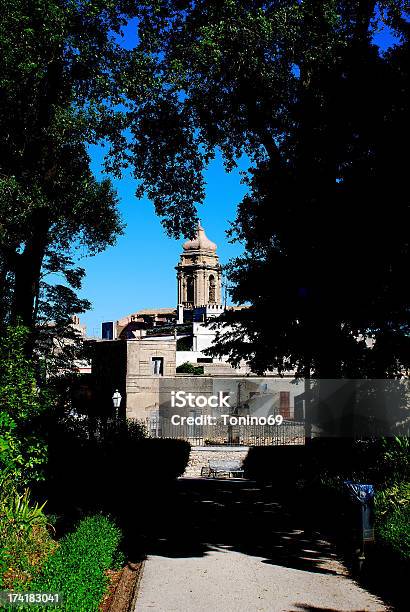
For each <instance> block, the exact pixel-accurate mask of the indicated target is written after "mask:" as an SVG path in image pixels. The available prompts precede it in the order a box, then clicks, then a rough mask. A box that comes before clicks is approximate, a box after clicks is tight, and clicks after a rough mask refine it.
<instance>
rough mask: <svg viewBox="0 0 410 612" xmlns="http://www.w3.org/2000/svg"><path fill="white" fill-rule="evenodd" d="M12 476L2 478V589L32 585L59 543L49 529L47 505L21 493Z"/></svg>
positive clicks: (0, 508)
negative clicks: (16, 487) (30, 583)
mask: <svg viewBox="0 0 410 612" xmlns="http://www.w3.org/2000/svg"><path fill="white" fill-rule="evenodd" d="M12 482H13V481H12V480H11V478H10V476H6V475H4V474H3V475H2V476H1V477H0V588H3V589H12V588H18V587H19V586H20V587H24V586H25V585H28V584H29V582H30V581H31V580H32V578H33V577H34V576H36V575H37V574H38V572H39V571H40V569H41V566H42V564H43V562H44V561H45V559H46V558H47V557H48V556H49V555H50V553H51V552H52V551H53V550H54V549H55V547H56V543H55V542H54V541H53V540H52V538H51V537H50V534H49V532H48V521H47V517H46V516H45V514H44V513H43V508H44V504H43V505H42V506H39V505H38V504H32V503H31V502H30V492H29V490H28V489H26V490H25V491H24V492H23V493H20V492H18V491H17V490H16V489H15V487H14V486H13V484H12Z"/></svg>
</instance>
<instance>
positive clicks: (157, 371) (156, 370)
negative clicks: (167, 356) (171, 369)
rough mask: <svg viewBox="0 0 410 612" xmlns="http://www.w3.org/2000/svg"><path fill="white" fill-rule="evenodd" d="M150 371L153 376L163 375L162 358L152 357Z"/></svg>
mask: <svg viewBox="0 0 410 612" xmlns="http://www.w3.org/2000/svg"><path fill="white" fill-rule="evenodd" d="M152 373H153V375H154V376H163V375H164V358H163V357H153V358H152Z"/></svg>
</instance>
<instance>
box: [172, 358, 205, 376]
mask: <svg viewBox="0 0 410 612" xmlns="http://www.w3.org/2000/svg"><path fill="white" fill-rule="evenodd" d="M177 373H178V374H193V375H194V376H200V375H201V374H203V373H204V366H195V365H194V364H193V363H190V362H189V361H185V363H182V364H181V365H180V366H178V367H177Z"/></svg>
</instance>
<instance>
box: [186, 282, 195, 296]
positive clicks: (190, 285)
mask: <svg viewBox="0 0 410 612" xmlns="http://www.w3.org/2000/svg"><path fill="white" fill-rule="evenodd" d="M186 301H187V302H193V301H194V279H193V277H192V276H188V278H187V281H186Z"/></svg>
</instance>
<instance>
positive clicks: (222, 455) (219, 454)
mask: <svg viewBox="0 0 410 612" xmlns="http://www.w3.org/2000/svg"><path fill="white" fill-rule="evenodd" d="M247 454H248V448H247V447H243V448H241V447H231V448H223V447H209V448H206V447H193V448H192V449H191V454H190V456H189V463H188V466H187V469H186V470H185V473H184V476H189V477H191V478H195V477H198V476H201V468H202V467H207V466H208V460H211V461H243V460H244V459H245V457H246V455H247Z"/></svg>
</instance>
